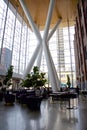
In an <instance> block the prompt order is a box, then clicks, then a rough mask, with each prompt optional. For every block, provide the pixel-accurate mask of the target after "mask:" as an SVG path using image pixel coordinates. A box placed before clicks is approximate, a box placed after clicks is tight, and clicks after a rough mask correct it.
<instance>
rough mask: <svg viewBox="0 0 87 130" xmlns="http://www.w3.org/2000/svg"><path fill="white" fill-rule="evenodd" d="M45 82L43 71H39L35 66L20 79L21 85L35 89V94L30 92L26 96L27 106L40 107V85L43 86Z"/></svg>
mask: <svg viewBox="0 0 87 130" xmlns="http://www.w3.org/2000/svg"><path fill="white" fill-rule="evenodd" d="M46 82H47V79H46V78H45V73H42V72H41V73H40V72H39V68H38V67H37V66H34V68H33V72H32V73H30V74H28V75H27V76H26V78H25V79H24V80H23V81H22V83H21V85H22V87H27V88H30V87H32V89H33V90H34V91H35V95H31V94H30V95H28V96H27V97H26V99H27V104H28V106H29V108H31V109H38V108H40V103H41V100H42V96H41V95H40V87H42V86H44V85H45V84H46Z"/></svg>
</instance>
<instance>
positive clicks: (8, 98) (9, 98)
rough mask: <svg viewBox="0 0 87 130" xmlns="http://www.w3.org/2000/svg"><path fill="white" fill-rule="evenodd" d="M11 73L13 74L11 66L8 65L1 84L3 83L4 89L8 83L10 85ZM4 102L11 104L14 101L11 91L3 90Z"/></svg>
mask: <svg viewBox="0 0 87 130" xmlns="http://www.w3.org/2000/svg"><path fill="white" fill-rule="evenodd" d="M12 75H13V66H12V65H10V66H9V68H8V71H7V73H6V76H5V79H4V81H3V84H4V85H5V89H6V88H8V87H9V86H10V85H12ZM4 96H5V102H6V104H7V103H10V104H13V103H14V101H15V95H13V94H12V93H9V91H7V90H5V94H4Z"/></svg>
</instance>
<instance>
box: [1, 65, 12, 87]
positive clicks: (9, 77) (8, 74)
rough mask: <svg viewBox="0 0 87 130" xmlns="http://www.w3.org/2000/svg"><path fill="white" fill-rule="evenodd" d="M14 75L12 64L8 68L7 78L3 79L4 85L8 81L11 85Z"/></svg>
mask: <svg viewBox="0 0 87 130" xmlns="http://www.w3.org/2000/svg"><path fill="white" fill-rule="evenodd" d="M12 75H13V66H12V65H10V67H9V68H8V71H7V73H6V76H5V79H4V81H3V84H4V85H7V83H8V85H11V82H10V81H11V78H12Z"/></svg>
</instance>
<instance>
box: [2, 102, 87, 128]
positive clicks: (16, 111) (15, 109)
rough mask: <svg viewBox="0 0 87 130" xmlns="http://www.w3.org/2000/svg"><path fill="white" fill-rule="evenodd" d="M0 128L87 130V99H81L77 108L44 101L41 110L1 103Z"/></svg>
mask: <svg viewBox="0 0 87 130" xmlns="http://www.w3.org/2000/svg"><path fill="white" fill-rule="evenodd" d="M0 130H87V100H85V101H83V100H79V103H78V108H77V109H67V108H66V106H64V104H63V105H60V103H59V102H54V103H52V102H51V101H50V100H45V101H42V103H41V109H40V111H30V110H29V109H28V108H27V107H26V106H25V105H20V104H18V103H15V104H14V105H13V106H5V105H4V103H3V102H2V103H0Z"/></svg>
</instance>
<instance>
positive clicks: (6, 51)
mask: <svg viewBox="0 0 87 130" xmlns="http://www.w3.org/2000/svg"><path fill="white" fill-rule="evenodd" d="M67 25H68V24H67ZM40 33H41V35H42V36H43V31H41V32H40ZM36 45H37V39H36V37H35V35H34V33H33V32H32V31H31V30H30V28H29V27H28V26H27V23H25V21H24V20H23V16H22V17H21V16H20V15H19V14H18V12H17V8H16V9H15V8H14V7H13V6H12V5H11V4H10V3H9V2H8V1H7V0H1V2H0V69H2V68H4V69H5V70H7V69H8V67H9V65H10V64H12V65H13V66H14V72H15V73H17V74H21V75H22V74H23V72H24V70H25V69H26V67H27V65H28V62H29V61H30V59H31V57H32V54H33V52H34V50H35V48H36ZM49 49H50V52H51V55H52V58H53V61H54V65H55V68H56V71H57V73H58V77H59V79H60V81H61V83H62V84H66V77H67V74H68V75H69V76H70V79H71V83H72V86H74V85H75V83H76V80H75V79H76V78H75V59H74V58H75V56H74V26H70V27H63V28H61V27H58V28H57V30H56V31H55V33H54V35H53V36H52V38H51V39H50V41H49ZM40 70H41V71H43V72H46V73H47V74H48V70H47V65H46V61H45V56H44V53H43V55H42V60H41V67H40Z"/></svg>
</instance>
